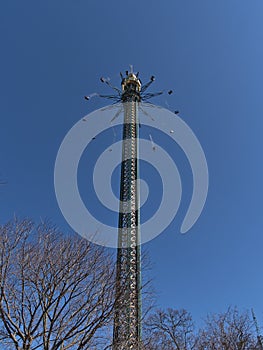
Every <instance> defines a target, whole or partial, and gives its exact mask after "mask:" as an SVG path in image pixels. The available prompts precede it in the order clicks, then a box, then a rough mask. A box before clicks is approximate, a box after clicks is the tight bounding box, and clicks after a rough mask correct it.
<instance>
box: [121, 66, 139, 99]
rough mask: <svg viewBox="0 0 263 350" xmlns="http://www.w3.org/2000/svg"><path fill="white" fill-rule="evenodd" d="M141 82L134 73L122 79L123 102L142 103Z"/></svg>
mask: <svg viewBox="0 0 263 350" xmlns="http://www.w3.org/2000/svg"><path fill="white" fill-rule="evenodd" d="M141 86H142V84H141V81H140V79H139V78H138V77H137V76H136V75H135V74H134V73H128V74H127V76H126V77H125V78H123V79H122V82H121V87H122V96H121V99H122V101H123V102H128V101H140V100H141V95H140V91H141Z"/></svg>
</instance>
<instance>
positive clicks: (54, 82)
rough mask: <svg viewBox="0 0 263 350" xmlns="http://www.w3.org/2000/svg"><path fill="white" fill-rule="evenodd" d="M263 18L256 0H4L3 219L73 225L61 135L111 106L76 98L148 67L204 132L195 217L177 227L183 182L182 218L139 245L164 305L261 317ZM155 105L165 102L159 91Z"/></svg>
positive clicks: (144, 74)
mask: <svg viewBox="0 0 263 350" xmlns="http://www.w3.org/2000/svg"><path fill="white" fill-rule="evenodd" d="M262 15H263V2H262V0H253V1H251V0H250V1H249V0H220V1H211V0H198V1H196V0H187V1H179V0H167V1H162V2H161V1H157V0H145V1H140V2H139V1H134V2H123V1H120V0H116V1H101V0H96V1H95V0H85V1H84V0H74V1H73V0H71V1H70V0H57V1H54V0H46V1H36V0H25V1H20V0H8V1H4V2H2V3H1V5H0V33H1V34H0V37H1V40H0V45H1V54H0V63H1V65H0V67H1V79H0V81H1V82H0V96H1V103H0V112H1V114H0V115H1V133H0V149H1V158H0V174H1V177H2V178H3V180H6V181H7V182H8V183H7V185H5V186H2V187H1V188H0V208H1V210H0V222H5V221H7V220H8V219H10V218H12V217H13V215H14V214H16V215H18V216H19V217H25V216H26V217H32V218H34V219H35V220H39V218H40V217H42V218H45V217H47V218H49V219H51V220H52V221H54V222H55V223H57V224H58V225H60V226H61V227H63V228H65V229H66V230H68V229H69V226H68V225H67V223H66V221H65V219H64V218H63V216H62V214H61V212H60V210H59V207H58V205H57V202H56V198H55V193H54V185H53V172H54V162H55V158H56V154H57V151H58V148H59V145H60V143H61V141H62V139H63V137H64V136H65V134H66V133H67V132H68V130H69V129H70V128H71V127H72V126H73V125H74V124H75V123H76V122H77V121H78V120H79V119H81V118H82V117H83V116H85V115H87V114H88V113H90V112H92V111H93V110H96V109H98V108H100V107H102V106H104V105H106V104H107V102H106V101H103V100H100V99H93V100H91V101H90V102H87V101H85V100H84V99H83V96H84V95H86V94H89V93H92V92H94V91H99V92H103V93H105V92H107V91H108V90H107V89H106V87H105V86H104V85H102V84H101V83H100V82H99V78H100V76H102V75H104V76H109V77H111V81H112V82H113V83H114V84H115V85H118V84H119V71H125V70H126V69H127V68H128V65H129V64H133V65H134V67H135V70H139V71H140V72H141V79H142V80H144V81H146V80H147V79H148V77H150V76H151V75H152V74H154V75H155V76H156V82H155V84H154V86H153V87H152V90H153V91H157V90H159V89H162V88H167V89H169V88H172V89H173V90H174V92H175V93H174V95H172V96H170V97H169V100H168V99H167V100H168V103H169V106H170V108H171V109H172V110H175V109H179V110H180V116H181V118H182V119H183V120H184V121H185V122H186V123H187V124H188V125H189V126H190V127H191V128H192V130H193V131H194V133H195V135H196V136H197V137H198V139H199V141H200V143H201V145H202V147H203V149H204V152H205V154H206V158H207V162H208V167H209V174H210V188H209V193H208V199H207V202H206V205H205V208H204V211H203V213H202V215H201V217H200V218H199V220H198V221H197V223H196V224H195V226H194V227H193V228H192V229H191V230H190V231H189V232H188V233H187V234H186V235H181V234H180V233H179V228H180V226H181V223H182V219H183V216H184V213H185V210H186V209H187V206H188V205H189V193H190V192H191V188H187V186H185V187H183V199H182V207H181V210H180V211H179V212H178V216H176V218H175V220H174V221H173V222H172V224H171V225H170V226H169V227H168V228H167V229H166V230H165V232H164V233H163V234H162V235H160V236H159V237H158V238H156V239H154V240H153V241H151V242H150V243H148V244H146V245H145V248H146V249H147V250H148V251H149V252H150V255H151V259H152V261H153V271H152V274H153V276H154V279H155V280H154V284H155V288H156V290H157V292H158V303H159V305H160V306H162V307H174V308H182V307H184V308H186V309H187V310H189V311H190V312H192V314H193V316H194V318H195V320H197V321H198V320H200V319H201V318H202V317H204V316H205V315H206V313H207V312H218V311H223V310H225V308H226V307H227V306H228V305H237V306H238V307H239V308H240V309H243V308H250V307H254V309H255V312H256V314H257V316H258V318H259V322H260V323H261V325H263V305H262V292H263V278H262V264H263V256H262V248H263V237H262V233H263V232H262V225H263V215H262V195H263V193H262V175H263V172H262V170H263V167H262V146H263V142H262V131H263V128H262V126H263V121H262V116H263V96H262V84H263V68H262V67H263V64H262V62H263V45H262V42H263V21H262ZM153 102H154V101H153ZM156 103H157V104H159V105H162V106H164V107H167V105H166V98H164V97H163V98H159V99H156ZM177 166H178V169H179V171H180V157H179V159H178V160H177ZM187 176H188V177H189V176H190V175H187V174H186V177H187ZM186 183H188V181H187V182H186ZM183 185H184V181H183ZM188 187H189V186H188ZM190 187H191V186H190Z"/></svg>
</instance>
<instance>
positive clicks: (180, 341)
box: [145, 309, 194, 350]
mask: <svg viewBox="0 0 263 350" xmlns="http://www.w3.org/2000/svg"><path fill="white" fill-rule="evenodd" d="M193 331H194V324H193V321H192V317H191V315H190V314H189V313H188V312H187V311H186V310H184V309H182V310H174V309H167V310H166V311H164V310H157V311H156V312H155V313H153V314H152V315H151V316H150V317H149V318H148V319H147V321H146V323H145V332H146V339H145V344H146V345H145V347H146V349H149V350H174V349H176V350H188V349H193V348H194V333H193Z"/></svg>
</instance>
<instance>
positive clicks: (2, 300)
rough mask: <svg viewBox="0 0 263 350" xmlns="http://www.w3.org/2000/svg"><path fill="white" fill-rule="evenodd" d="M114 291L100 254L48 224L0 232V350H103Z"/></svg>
mask: <svg viewBox="0 0 263 350" xmlns="http://www.w3.org/2000/svg"><path fill="white" fill-rule="evenodd" d="M114 285H115V271H114V263H113V260H112V257H111V256H110V255H109V254H108V253H107V252H106V251H105V250H104V249H103V248H101V247H98V246H95V245H93V244H91V243H90V242H88V241H87V240H85V239H81V238H79V237H78V236H67V237H65V236H63V235H62V234H61V233H60V232H59V231H58V230H57V229H56V228H55V227H54V226H52V225H49V224H41V225H40V226H36V225H35V224H33V223H32V222H31V221H29V220H23V221H18V220H15V221H14V222H9V223H7V224H5V225H3V226H0V288H1V289H0V344H1V349H16V350H35V349H44V350H56V349H60V350H62V349H63V350H66V349H74V350H75V349H76V350H79V349H98V348H99V349H103V347H104V346H106V345H103V344H104V340H105V339H104V335H105V334H106V331H105V329H106V328H107V326H108V325H109V324H110V323H111V321H112V316H113V310H114V300H115V297H116V295H115V288H114ZM106 336H107V335H106ZM98 344H100V345H98ZM98 346H99V347H98Z"/></svg>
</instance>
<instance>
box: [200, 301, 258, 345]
mask: <svg viewBox="0 0 263 350" xmlns="http://www.w3.org/2000/svg"><path fill="white" fill-rule="evenodd" d="M252 328H253V323H252V320H251V319H250V317H249V314H248V312H243V313H240V312H239V311H238V310H237V308H228V310H227V311H226V312H224V313H221V314H214V315H211V316H208V317H207V319H206V321H205V327H204V328H203V329H202V330H200V331H199V334H198V336H197V345H196V349H199V350H219V349H220V350H248V349H249V350H252V349H253V350H255V349H257V345H256V344H257V341H256V337H255V335H254V334H253V332H252Z"/></svg>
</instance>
